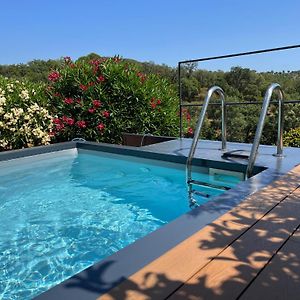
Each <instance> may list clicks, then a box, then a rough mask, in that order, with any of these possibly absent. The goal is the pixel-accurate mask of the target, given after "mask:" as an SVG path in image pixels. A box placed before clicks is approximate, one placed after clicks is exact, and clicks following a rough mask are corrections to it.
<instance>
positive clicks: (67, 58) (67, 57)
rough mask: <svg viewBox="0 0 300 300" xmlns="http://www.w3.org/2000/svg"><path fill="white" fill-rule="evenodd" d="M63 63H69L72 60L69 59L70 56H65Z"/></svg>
mask: <svg viewBox="0 0 300 300" xmlns="http://www.w3.org/2000/svg"><path fill="white" fill-rule="evenodd" d="M64 61H65V63H67V64H68V63H70V62H71V61H72V59H71V57H70V56H65V57H64Z"/></svg>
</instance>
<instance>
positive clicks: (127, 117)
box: [48, 57, 179, 143]
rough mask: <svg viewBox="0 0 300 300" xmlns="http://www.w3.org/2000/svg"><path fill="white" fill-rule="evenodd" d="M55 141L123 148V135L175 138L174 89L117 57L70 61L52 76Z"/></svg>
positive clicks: (51, 92) (50, 95)
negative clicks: (81, 140) (82, 141)
mask: <svg viewBox="0 0 300 300" xmlns="http://www.w3.org/2000/svg"><path fill="white" fill-rule="evenodd" d="M49 80H50V81H51V82H50V84H49V87H48V91H49V93H48V96H49V99H50V103H51V107H52V109H53V110H52V113H53V115H55V116H56V118H55V119H54V126H55V128H54V130H53V134H54V135H55V138H56V140H57V141H65V140H70V139H72V138H74V137H83V138H85V139H86V140H94V141H101V142H110V143H120V142H121V137H122V132H131V133H145V132H147V133H152V134H156V135H175V134H176V133H177V131H178V122H179V120H178V115H177V109H178V100H177V96H176V92H175V91H174V89H173V87H172V85H171V84H170V83H169V82H168V81H167V80H166V79H163V78H160V77H159V76H157V75H154V74H150V75H145V74H143V73H141V72H140V70H139V69H138V67H137V66H136V65H134V64H131V63H128V62H126V61H124V60H122V59H120V58H119V57H114V58H100V59H96V60H91V61H88V60H87V59H80V60H78V61H77V62H75V63H74V62H72V61H71V60H70V59H69V58H66V59H65V64H64V65H63V67H62V68H60V69H58V70H57V71H54V72H52V73H51V74H50V75H49Z"/></svg>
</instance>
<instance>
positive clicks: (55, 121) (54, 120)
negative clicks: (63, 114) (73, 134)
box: [52, 118, 61, 124]
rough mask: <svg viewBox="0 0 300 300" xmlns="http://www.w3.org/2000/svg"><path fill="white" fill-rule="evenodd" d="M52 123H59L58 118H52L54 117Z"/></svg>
mask: <svg viewBox="0 0 300 300" xmlns="http://www.w3.org/2000/svg"><path fill="white" fill-rule="evenodd" d="M52 123H53V124H60V123H61V120H60V119H58V118H54V119H53V120H52Z"/></svg>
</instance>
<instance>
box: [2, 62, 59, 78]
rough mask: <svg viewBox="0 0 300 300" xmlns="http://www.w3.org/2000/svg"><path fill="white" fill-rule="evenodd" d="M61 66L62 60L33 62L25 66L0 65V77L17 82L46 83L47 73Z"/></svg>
mask: <svg viewBox="0 0 300 300" xmlns="http://www.w3.org/2000/svg"><path fill="white" fill-rule="evenodd" d="M61 64H62V60H48V61H43V60H33V61H31V62H29V63H27V64H18V65H0V75H2V76H4V77H8V78H12V79H17V80H28V81H31V82H45V83H46V82H47V80H48V74H49V71H50V70H52V69H56V68H58V67H59V66H60V65H61Z"/></svg>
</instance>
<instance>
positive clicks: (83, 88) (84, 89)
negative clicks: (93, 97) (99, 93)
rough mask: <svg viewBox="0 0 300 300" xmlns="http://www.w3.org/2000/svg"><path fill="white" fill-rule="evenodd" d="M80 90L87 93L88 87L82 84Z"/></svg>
mask: <svg viewBox="0 0 300 300" xmlns="http://www.w3.org/2000/svg"><path fill="white" fill-rule="evenodd" d="M79 87H80V89H81V90H83V91H86V90H87V89H88V86H86V85H84V84H80V85H79Z"/></svg>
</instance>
